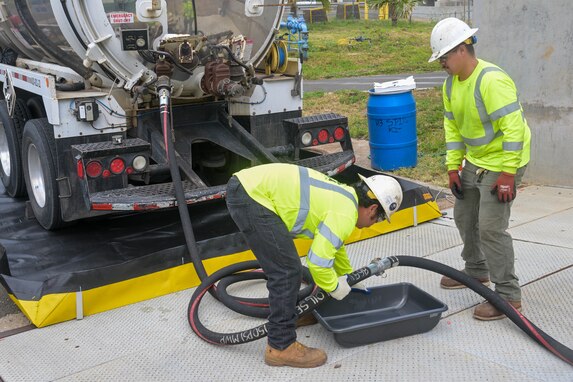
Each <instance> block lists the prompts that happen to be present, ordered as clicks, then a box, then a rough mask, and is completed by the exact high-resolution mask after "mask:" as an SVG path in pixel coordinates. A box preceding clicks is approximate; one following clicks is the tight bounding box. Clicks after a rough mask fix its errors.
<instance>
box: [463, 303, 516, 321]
mask: <svg viewBox="0 0 573 382" xmlns="http://www.w3.org/2000/svg"><path fill="white" fill-rule="evenodd" d="M508 302H509V303H510V304H511V306H513V307H514V308H515V309H517V310H518V311H520V312H521V301H508ZM505 317H506V316H505V314H503V313H502V312H500V311H499V310H497V308H496V307H495V306H493V305H492V304H491V303H489V302H487V301H486V302H483V303H481V304H479V305H478V306H476V308H475V309H474V318H475V319H477V320H481V321H493V320H499V319H502V318H505Z"/></svg>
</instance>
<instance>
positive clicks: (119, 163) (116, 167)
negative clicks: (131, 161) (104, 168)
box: [109, 158, 125, 175]
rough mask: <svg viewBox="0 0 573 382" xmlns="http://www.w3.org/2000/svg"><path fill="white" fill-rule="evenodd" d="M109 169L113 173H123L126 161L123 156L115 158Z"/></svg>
mask: <svg viewBox="0 0 573 382" xmlns="http://www.w3.org/2000/svg"><path fill="white" fill-rule="evenodd" d="M109 169H110V171H111V172H112V174H115V175H117V174H121V173H122V172H123V170H125V161H124V160H123V159H121V158H115V159H113V160H112V161H111V163H110V165H109Z"/></svg>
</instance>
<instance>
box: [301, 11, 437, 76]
mask: <svg viewBox="0 0 573 382" xmlns="http://www.w3.org/2000/svg"><path fill="white" fill-rule="evenodd" d="M433 27H434V23H429V22H416V21H413V22H411V23H410V22H408V21H403V20H400V21H398V26H397V27H392V26H391V21H390V20H353V21H346V20H334V21H329V22H328V23H322V24H310V25H309V43H308V44H309V59H308V61H307V62H305V65H304V77H305V78H306V79H309V80H312V79H324V78H341V77H357V76H367V75H376V74H396V73H422V72H431V71H439V70H441V68H440V66H439V64H438V63H436V62H434V63H431V64H429V63H428V57H430V55H431V53H432V51H431V49H430V34H431V32H432V28H433ZM357 37H363V38H364V39H366V40H365V41H364V42H357V41H355V40H353V39H354V38H357ZM367 39H370V40H367Z"/></svg>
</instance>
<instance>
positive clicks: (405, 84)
mask: <svg viewBox="0 0 573 382" xmlns="http://www.w3.org/2000/svg"><path fill="white" fill-rule="evenodd" d="M414 89H416V81H414V76H410V77H408V78H404V79H399V80H395V81H387V82H382V83H378V82H374V88H373V89H370V90H369V92H370V93H373V94H396V93H405V92H409V91H411V90H414Z"/></svg>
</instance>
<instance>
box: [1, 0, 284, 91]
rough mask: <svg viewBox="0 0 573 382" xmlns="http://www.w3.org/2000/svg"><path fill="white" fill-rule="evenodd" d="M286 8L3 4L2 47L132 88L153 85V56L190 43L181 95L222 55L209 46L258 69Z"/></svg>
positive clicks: (49, 1)
mask: <svg viewBox="0 0 573 382" xmlns="http://www.w3.org/2000/svg"><path fill="white" fill-rule="evenodd" d="M286 2H287V0H271V1H269V0H194V1H193V0H66V1H62V0H4V1H3V3H4V4H5V6H3V7H2V6H0V23H1V27H0V45H1V47H2V48H3V49H4V48H8V47H10V48H12V49H14V50H15V51H16V52H18V54H19V57H21V58H29V59H32V60H36V61H43V62H51V63H56V64H60V65H62V66H67V67H70V68H72V69H73V70H75V71H76V72H78V74H81V75H86V72H87V73H89V72H91V71H93V72H96V73H99V74H100V75H102V76H106V77H108V78H111V79H113V80H115V81H116V83H118V84H120V85H122V86H124V87H125V88H128V89H129V88H132V87H133V86H135V85H136V84H141V83H146V82H147V83H152V82H153V80H154V76H155V73H153V67H154V65H153V62H152V61H153V60H150V58H152V56H153V54H152V53H150V52H153V51H157V50H167V51H170V52H172V53H174V54H178V53H179V51H180V50H181V47H180V45H181V42H182V41H185V44H188V43H189V42H190V43H191V45H190V46H191V50H192V52H191V54H190V55H186V56H185V57H184V58H181V59H180V62H181V63H182V65H183V66H186V65H187V69H182V70H179V71H178V70H177V68H176V70H175V74H174V79H175V82H177V83H178V86H179V92H180V93H182V94H183V93H189V92H191V93H193V92H196V91H197V90H196V89H197V86H198V85H197V83H198V81H200V77H201V76H202V73H203V70H204V68H202V66H203V65H204V62H205V60H206V58H205V57H206V56H208V55H211V56H213V57H214V56H215V55H217V54H220V53H219V51H216V52H215V51H213V52H210V51H209V52H206V50H205V47H204V42H205V41H209V42H210V43H212V44H213V45H217V44H222V45H227V46H230V47H231V48H232V50H231V51H232V52H233V53H234V54H235V56H236V57H238V58H240V60H241V61H242V62H243V63H248V64H251V65H254V66H256V65H257V64H259V63H260V62H261V61H262V59H263V58H264V56H265V54H266V53H267V51H268V49H269V48H270V45H271V44H272V41H273V39H274V35H275V33H276V31H277V30H278V28H279V25H280V19H281V16H282V12H283V9H284V4H286ZM265 5H266V6H265ZM281 5H282V6H281ZM192 36H195V37H193V38H192ZM187 47H189V46H187ZM195 48H196V49H197V52H195V51H194V49H195ZM200 48H202V51H200ZM227 50H228V49H227ZM228 51H229V50H228ZM194 53H196V56H197V57H195V56H194V55H193V54H194ZM200 53H201V54H202V55H203V56H201V55H200ZM180 68H181V66H180ZM86 77H87V75H86ZM177 83H176V88H177ZM194 89H195V90H194Z"/></svg>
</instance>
